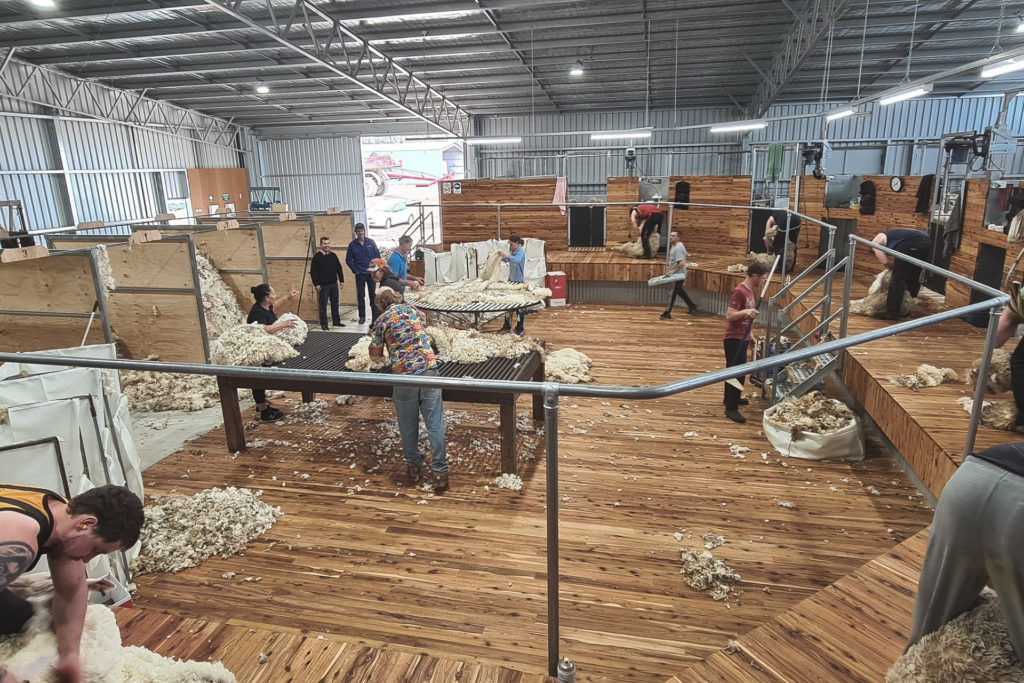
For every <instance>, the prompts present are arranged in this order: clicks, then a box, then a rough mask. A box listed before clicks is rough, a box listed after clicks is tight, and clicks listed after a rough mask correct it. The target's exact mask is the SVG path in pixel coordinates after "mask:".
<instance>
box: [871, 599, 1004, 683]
mask: <svg viewBox="0 0 1024 683" xmlns="http://www.w3.org/2000/svg"><path fill="white" fill-rule="evenodd" d="M982 599H983V602H982V603H981V604H980V605H979V606H978V607H975V608H974V609H972V610H971V611H970V612H965V613H964V614H961V615H960V616H958V617H957V618H956V619H953V620H952V621H950V622H949V623H947V624H946V625H945V626H943V627H942V628H940V629H939V630H938V631H935V632H934V633H929V634H928V635H926V636H925V637H924V638H922V639H921V640H920V641H919V642H918V643H916V644H915V645H914V646H913V647H912V648H910V649H909V650H907V652H905V653H904V654H903V656H902V657H900V658H899V659H897V660H896V663H895V664H893V665H892V668H891V669H889V672H888V673H887V674H886V676H885V681H886V683H961V682H962V681H1024V666H1022V665H1021V662H1020V660H1019V659H1017V656H1016V654H1015V653H1014V651H1013V646H1012V645H1011V644H1010V636H1009V633H1007V630H1006V622H1005V620H1004V619H1003V615H1002V613H1001V612H1000V610H999V599H998V598H997V597H996V596H995V593H992V592H991V591H985V592H984V593H982Z"/></svg>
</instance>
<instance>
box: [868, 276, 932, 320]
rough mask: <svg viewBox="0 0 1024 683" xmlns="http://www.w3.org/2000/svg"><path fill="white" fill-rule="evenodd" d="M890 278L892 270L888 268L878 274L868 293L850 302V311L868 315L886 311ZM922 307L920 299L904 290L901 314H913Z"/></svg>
mask: <svg viewBox="0 0 1024 683" xmlns="http://www.w3.org/2000/svg"><path fill="white" fill-rule="evenodd" d="M890 280H892V271H890V270H888V269H887V270H883V271H882V272H881V273H879V274H878V275H876V276H875V279H874V281H872V283H871V286H870V287H868V295H867V296H865V297H864V298H863V299H855V300H854V301H851V302H850V312H851V313H856V314H858V315H866V316H876V315H880V314H882V313H885V300H886V299H887V298H888V296H889V281H890ZM920 308H921V300H920V299H915V298H914V297H912V296H910V294H909V293H907V292H903V301H902V302H901V303H900V315H901V316H905V315H912V314H913V313H916V312H917V311H918V310H919V309H920Z"/></svg>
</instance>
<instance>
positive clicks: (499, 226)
mask: <svg viewBox="0 0 1024 683" xmlns="http://www.w3.org/2000/svg"><path fill="white" fill-rule="evenodd" d="M498 239H499V240H500V239H501V204H498Z"/></svg>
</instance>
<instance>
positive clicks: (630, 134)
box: [590, 130, 651, 140]
mask: <svg viewBox="0 0 1024 683" xmlns="http://www.w3.org/2000/svg"><path fill="white" fill-rule="evenodd" d="M649 137H651V131H649V130H623V131H609V132H607V133H591V134H590V139H591V140H625V139H627V138H634V139H635V138H649Z"/></svg>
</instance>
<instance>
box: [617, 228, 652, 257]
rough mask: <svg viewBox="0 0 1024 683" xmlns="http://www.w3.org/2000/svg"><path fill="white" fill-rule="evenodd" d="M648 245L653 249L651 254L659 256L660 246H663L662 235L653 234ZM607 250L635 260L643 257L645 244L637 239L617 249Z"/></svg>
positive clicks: (624, 243)
mask: <svg viewBox="0 0 1024 683" xmlns="http://www.w3.org/2000/svg"><path fill="white" fill-rule="evenodd" d="M647 243H648V244H649V245H650V247H651V253H652V254H657V253H658V246H659V245H660V244H661V233H660V232H655V233H652V234H651V236H650V237H649V238H647ZM607 249H608V251H617V252H619V253H620V254H625V255H626V256H632V257H633V258H636V257H638V256H643V254H644V243H643V242H642V241H641V238H639V237H637V238H636V240H634V241H632V242H623V243H622V244H620V245H619V246H617V247H607Z"/></svg>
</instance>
